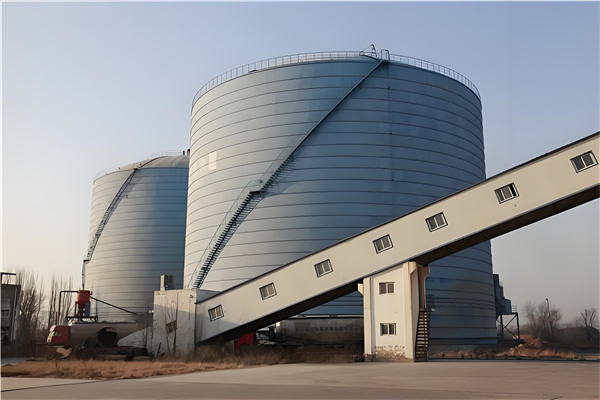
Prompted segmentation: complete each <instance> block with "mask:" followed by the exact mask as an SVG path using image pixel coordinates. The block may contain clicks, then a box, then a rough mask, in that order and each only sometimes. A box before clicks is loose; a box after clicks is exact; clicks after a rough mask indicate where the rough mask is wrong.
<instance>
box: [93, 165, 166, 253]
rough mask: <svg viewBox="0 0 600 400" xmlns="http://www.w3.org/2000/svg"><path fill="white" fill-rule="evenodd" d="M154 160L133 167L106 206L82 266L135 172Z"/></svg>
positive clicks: (94, 247)
mask: <svg viewBox="0 0 600 400" xmlns="http://www.w3.org/2000/svg"><path fill="white" fill-rule="evenodd" d="M155 159H156V158H152V159H149V160H145V161H143V162H141V163H139V165H137V166H136V167H134V168H133V171H132V172H131V173H130V174H129V175H128V176H127V178H126V179H125V180H124V181H123V183H122V184H121V187H120V188H119V190H118V191H117V193H116V194H115V196H114V197H113V199H112V200H111V202H110V203H109V204H108V207H107V208H106V211H105V212H104V215H103V216H102V218H101V219H100V222H99V223H98V226H97V228H96V233H95V234H94V237H93V238H92V241H91V242H90V244H89V246H88V251H87V253H86V256H85V258H84V259H83V262H84V264H86V263H88V262H89V261H90V260H91V259H92V255H93V254H94V250H95V249H96V245H97V244H98V240H100V236H101V235H102V232H103V231H104V227H105V226H106V224H107V223H108V220H109V219H110V217H111V215H112V210H113V209H114V208H115V207H116V205H117V203H118V202H119V200H120V199H121V196H122V195H123V193H125V190H126V189H127V187H128V186H129V184H130V183H131V181H132V180H133V177H134V176H135V174H136V172H137V171H139V170H140V169H141V168H142V167H144V166H145V165H147V164H148V163H150V162H151V161H153V160H155Z"/></svg>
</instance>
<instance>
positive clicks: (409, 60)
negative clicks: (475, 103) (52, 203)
mask: <svg viewBox="0 0 600 400" xmlns="http://www.w3.org/2000/svg"><path fill="white" fill-rule="evenodd" d="M359 57H369V58H375V59H385V60H390V61H393V62H397V63H401V64H407V65H411V66H413V67H417V68H422V69H426V70H428V71H433V72H437V73H439V74H442V75H445V76H447V77H449V78H452V79H455V80H457V81H458V82H460V83H462V84H463V85H465V86H466V87H468V88H469V89H471V90H472V91H473V93H475V95H476V96H477V98H478V99H480V100H481V96H480V94H479V90H477V87H476V86H475V84H473V82H471V81H470V80H468V79H467V78H465V77H464V76H463V75H462V74H460V73H458V72H456V71H454V70H452V69H450V68H446V67H444V66H442V65H439V64H435V63H432V62H429V61H425V60H421V59H418V58H414V57H407V56H401V55H396V54H390V53H389V51H387V50H381V53H379V54H378V53H374V52H362V51H330V52H321V53H302V54H294V55H290V56H283V57H275V58H268V59H266V60H262V61H256V62H253V63H250V64H246V65H242V66H240V67H237V68H234V69H232V70H229V71H227V72H224V73H222V74H221V75H219V76H216V77H215V78H213V79H211V80H210V81H208V82H207V83H206V84H205V85H204V86H202V87H201V88H200V90H199V91H198V93H196V96H194V100H193V102H192V107H193V105H194V104H196V101H198V99H199V98H200V97H202V96H203V95H204V94H205V93H207V92H208V91H210V90H211V89H214V88H215V87H217V86H219V85H221V84H223V83H225V82H228V81H230V80H232V79H235V78H238V77H240V76H243V75H247V74H250V73H252V72H256V71H260V70H264V69H269V68H274V67H280V66H282V65H291V64H300V63H306V62H314V61H332V60H346V59H351V58H359Z"/></svg>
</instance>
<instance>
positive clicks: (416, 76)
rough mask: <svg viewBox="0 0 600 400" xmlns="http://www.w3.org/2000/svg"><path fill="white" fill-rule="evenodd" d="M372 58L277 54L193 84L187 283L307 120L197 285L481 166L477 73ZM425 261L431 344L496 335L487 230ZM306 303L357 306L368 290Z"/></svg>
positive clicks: (270, 260) (430, 197)
mask: <svg viewBox="0 0 600 400" xmlns="http://www.w3.org/2000/svg"><path fill="white" fill-rule="evenodd" d="M378 62H379V60H377V59H373V58H370V57H367V56H363V55H358V54H354V55H352V54H350V55H348V54H346V55H345V56H344V55H340V56H336V57H332V56H327V55H310V56H291V57H281V58H278V59H274V60H268V61H267V62H266V63H265V62H261V63H256V64H251V65H249V66H248V67H247V68H245V69H244V68H243V67H242V68H241V73H239V70H237V71H234V72H233V73H227V74H224V75H223V76H221V77H220V78H217V79H216V80H213V81H211V82H209V84H207V86H205V87H204V88H202V89H201V91H200V92H199V94H198V95H197V96H196V98H195V99H194V100H195V101H194V104H193V108H192V120H191V124H192V128H191V153H190V171H189V173H190V178H189V194H188V196H189V200H188V214H187V230H186V249H185V252H186V255H185V277H184V280H185V283H186V284H187V285H190V284H191V283H192V282H193V279H194V277H195V275H196V274H197V272H198V269H199V267H200V265H199V260H200V259H201V257H202V255H203V254H205V252H207V251H208V250H207V246H208V244H209V243H210V241H211V239H212V238H213V237H215V236H218V235H219V232H218V226H219V225H220V224H222V222H223V218H224V216H225V215H226V213H227V212H228V211H229V210H230V209H232V205H233V204H234V202H236V201H238V202H239V200H240V194H241V193H242V192H243V190H244V188H246V187H248V185H253V184H254V185H255V184H256V182H257V181H258V180H261V179H263V180H264V179H266V176H265V175H263V174H264V173H265V171H266V170H267V169H268V168H270V167H271V166H272V165H273V164H274V163H277V162H278V161H277V160H278V159H279V158H280V157H281V154H282V153H284V149H285V148H288V147H290V146H293V145H294V143H295V142H296V143H297V142H298V140H299V138H301V137H302V136H304V135H306V134H307V133H308V132H309V131H310V130H311V129H312V128H313V127H315V125H317V126H316V128H315V129H314V130H313V131H312V133H311V134H310V135H309V136H308V138H307V139H306V140H305V141H304V142H303V143H302V144H301V145H300V147H299V148H298V149H297V150H296V151H295V152H294V153H293V159H292V161H291V162H290V164H289V165H288V166H287V167H286V168H285V169H284V170H283V172H282V173H281V174H280V175H279V176H278V178H277V180H276V181H275V182H274V184H273V185H272V186H271V188H270V189H269V191H268V194H267V196H266V197H265V198H263V199H262V200H261V201H260V202H259V203H258V205H256V207H255V208H254V209H253V210H252V211H251V212H250V214H249V215H248V216H246V217H245V219H244V220H243V222H242V223H241V225H240V226H239V227H238V228H237V230H236V232H235V234H234V235H233V237H232V238H231V239H230V240H229V241H228V242H227V245H226V247H225V248H224V250H223V251H222V253H221V254H220V255H219V257H218V259H217V261H216V262H215V263H214V265H213V266H212V269H211V270H210V272H209V273H208V275H207V277H206V280H205V281H204V284H203V286H202V288H203V289H210V290H219V291H220V290H224V289H227V288H229V287H231V286H234V285H237V284H239V283H242V282H244V281H246V280H248V279H250V278H253V277H255V276H257V275H261V274H263V273H265V272H268V271H270V270H272V269H274V268H277V267H280V266H282V265H284V264H287V263H290V262H292V261H294V260H296V259H298V258H300V257H303V256H305V255H307V254H309V253H312V252H315V251H317V250H320V249H322V248H323V247H326V246H329V245H331V244H333V243H335V242H337V241H339V240H341V239H343V238H345V237H348V236H350V235H354V234H356V233H358V232H360V231H363V230H365V229H368V228H370V227H372V226H375V225H378V224H381V223H383V222H385V221H387V220H389V219H391V218H394V217H397V216H399V215H402V214H404V213H407V212H409V211H411V210H414V209H415V208H417V207H420V206H423V205H425V204H427V203H430V202H432V201H434V200H436V199H439V198H441V197H444V196H447V195H449V194H451V193H453V192H455V191H457V190H460V189H463V188H465V187H467V186H470V185H472V184H474V183H477V182H479V181H481V180H483V179H485V177H486V176H485V157H484V143H483V130H482V114H481V101H480V98H479V94H478V93H477V89H476V88H475V87H474V85H473V84H472V83H471V82H470V81H468V80H467V79H466V78H464V77H463V76H462V75H460V74H458V73H456V72H454V71H452V70H449V69H447V68H445V67H442V66H439V65H435V64H431V63H426V62H421V61H420V60H415V59H411V58H407V57H397V56H392V57H391V61H390V62H384V63H382V64H381V65H379V67H377V68H376V69H375V70H374V71H373V72H372V73H371V74H370V75H369V76H368V77H366V78H365V76H366V75H367V74H368V73H369V71H371V70H372V69H373V68H374V67H375V66H376V65H377V63H378ZM237 75H239V76H237ZM233 76H237V77H235V79H231V77H233ZM363 78H365V79H364V80H363V81H362V83H360V85H358V86H357V87H356V88H355V89H354V90H353V91H351V89H352V88H353V87H354V86H355V85H357V84H358V83H359V82H360V81H361V79H363ZM350 91H351V93H350V94H348V93H349V92H350ZM347 94H348V95H347ZM346 95H347V97H345V98H344V96H346ZM342 99H343V100H342ZM340 100H341V102H340ZM338 103H339V105H338ZM336 105H337V107H336ZM334 107H335V109H334V110H333V111H332V112H331V113H329V111H330V110H331V109H333V108H334ZM328 113H329V114H328ZM324 117H325V118H324ZM323 118H324V119H323ZM321 119H323V120H322V121H321ZM267 178H268V176H267ZM466 211H467V210H466ZM431 267H432V268H431V274H430V275H429V278H428V279H427V293H428V294H429V295H433V296H434V298H435V301H436V311H435V313H433V315H432V320H431V338H432V344H433V345H435V344H440V345H443V346H446V347H448V346H451V345H468V346H470V345H474V344H481V343H493V342H494V341H495V340H496V339H495V338H496V330H495V311H494V291H493V282H492V263H491V249H490V244H489V242H487V243H484V244H481V245H478V246H476V247H474V248H471V249H468V250H465V251H462V252H459V253H457V254H455V255H453V256H450V257H447V258H444V259H442V260H439V261H438V262H435V263H433V264H432V265H431ZM309 313H316V314H338V315H340V314H362V297H361V296H360V294H359V293H358V292H356V293H354V294H351V295H348V296H346V297H343V298H341V299H338V300H336V301H335V302H332V303H329V304H327V305H324V306H321V307H317V309H315V310H311V312H309Z"/></svg>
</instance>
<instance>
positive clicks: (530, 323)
mask: <svg viewBox="0 0 600 400" xmlns="http://www.w3.org/2000/svg"><path fill="white" fill-rule="evenodd" d="M524 312H525V318H527V327H528V328H529V331H531V333H532V334H534V335H535V336H537V337H539V338H542V339H552V338H553V337H554V335H555V334H556V330H557V328H558V322H559V321H560V320H561V318H562V312H561V311H560V308H558V307H556V306H554V305H553V304H550V303H540V304H536V303H533V302H530V301H529V302H527V303H526V304H525V308H524Z"/></svg>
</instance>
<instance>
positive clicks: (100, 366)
mask: <svg viewBox="0 0 600 400" xmlns="http://www.w3.org/2000/svg"><path fill="white" fill-rule="evenodd" d="M240 367H242V365H241V364H237V363H236V364H234V363H215V364H212V363H202V362H177V361H175V362H162V361H99V360H56V361H26V362H24V363H21V364H17V365H5V366H3V367H2V377H16V376H19V377H32V378H42V377H44V378H71V379H129V378H146V377H149V376H157V375H175V374H187V373H190V372H199V371H214V370H219V369H231V368H240Z"/></svg>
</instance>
